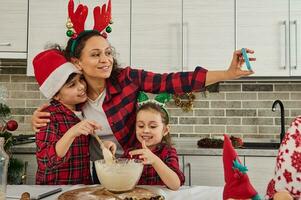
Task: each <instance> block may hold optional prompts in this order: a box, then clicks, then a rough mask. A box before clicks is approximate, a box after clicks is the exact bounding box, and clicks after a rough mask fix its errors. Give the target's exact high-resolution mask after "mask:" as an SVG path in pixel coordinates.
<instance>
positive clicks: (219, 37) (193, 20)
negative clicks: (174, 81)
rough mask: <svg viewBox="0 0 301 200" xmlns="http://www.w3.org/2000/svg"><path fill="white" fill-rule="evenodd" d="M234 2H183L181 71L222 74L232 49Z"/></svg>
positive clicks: (233, 40)
mask: <svg viewBox="0 0 301 200" xmlns="http://www.w3.org/2000/svg"><path fill="white" fill-rule="evenodd" d="M234 8H235V6H234V0H226V1H219V0H211V1H200V0H184V1H183V42H184V45H183V50H184V62H183V65H184V70H194V68H195V67H196V66H204V67H205V68H207V69H208V70H219V69H221V70H225V69H226V68H227V67H228V65H229V64H230V61H231V60H230V59H231V57H232V53H233V51H234V48H235V34H234V33H235V32H234V31H235V20H234V19H235V18H234V16H235V10H234Z"/></svg>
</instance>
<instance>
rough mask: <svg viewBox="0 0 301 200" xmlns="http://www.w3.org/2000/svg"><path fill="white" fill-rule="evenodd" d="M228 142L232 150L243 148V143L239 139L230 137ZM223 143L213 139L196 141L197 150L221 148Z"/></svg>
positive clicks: (220, 140)
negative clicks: (230, 143)
mask: <svg viewBox="0 0 301 200" xmlns="http://www.w3.org/2000/svg"><path fill="white" fill-rule="evenodd" d="M230 140H231V142H232V145H233V147H234V148H241V147H243V144H244V143H243V141H242V139H241V138H239V137H234V136H231V137H230ZM223 143H224V141H223V140H222V139H215V138H202V139H200V140H199V141H198V143H197V144H198V147H199V148H222V147H223Z"/></svg>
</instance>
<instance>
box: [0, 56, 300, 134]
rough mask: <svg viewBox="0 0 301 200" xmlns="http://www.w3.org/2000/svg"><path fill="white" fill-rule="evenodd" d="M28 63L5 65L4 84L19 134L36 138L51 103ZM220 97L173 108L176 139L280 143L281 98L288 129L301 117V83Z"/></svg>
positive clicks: (247, 88)
mask: <svg viewBox="0 0 301 200" xmlns="http://www.w3.org/2000/svg"><path fill="white" fill-rule="evenodd" d="M25 74H26V60H0V85H1V86H5V87H6V88H7V90H8V92H9V97H8V99H7V104H8V105H9V106H10V108H11V111H12V114H13V118H14V119H16V120H17V121H18V122H19V128H18V130H17V131H15V132H14V134H33V131H32V130H31V125H30V119H31V114H32V113H33V111H34V110H35V109H36V107H37V106H39V105H41V104H42V103H44V102H47V100H46V99H45V98H44V97H43V96H42V95H41V94H40V92H39V89H38V85H37V83H36V81H35V78H34V77H27V76H26V75H25ZM217 89H218V90H219V92H205V93H197V94H196V99H195V101H194V103H193V104H194V109H193V111H191V112H184V111H183V110H182V109H181V108H179V107H177V106H176V105H175V104H174V102H173V101H172V102H170V103H169V104H168V109H169V111H170V113H171V123H172V134H173V136H174V137H177V138H190V137H205V136H220V135H221V134H223V133H229V134H233V135H237V136H241V137H244V138H273V139H275V138H278V137H279V133H280V109H279V107H277V112H272V111H271V107H272V103H273V101H274V100H276V99H280V100H282V101H283V103H284V106H285V116H286V125H287V126H288V125H289V123H290V122H291V120H292V119H293V118H294V117H295V116H297V115H299V114H301V80H300V81H298V80H294V81H292V80H288V81H285V80H275V79H274V80H268V79H267V80H265V79H262V80H261V81H260V80H248V81H246V80H243V81H231V82H222V83H220V84H219V85H218V87H217Z"/></svg>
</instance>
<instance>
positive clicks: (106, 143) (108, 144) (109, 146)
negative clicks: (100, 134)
mask: <svg viewBox="0 0 301 200" xmlns="http://www.w3.org/2000/svg"><path fill="white" fill-rule="evenodd" d="M103 145H104V146H105V147H106V148H107V149H109V150H110V151H111V152H112V154H113V156H114V155H115V153H116V149H117V145H116V144H115V143H114V142H112V141H110V140H103Z"/></svg>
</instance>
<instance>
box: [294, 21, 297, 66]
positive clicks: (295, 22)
mask: <svg viewBox="0 0 301 200" xmlns="http://www.w3.org/2000/svg"><path fill="white" fill-rule="evenodd" d="M293 24H295V44H296V45H295V53H296V65H295V66H294V67H293V68H294V69H297V68H298V25H297V20H295V21H294V22H293Z"/></svg>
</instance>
